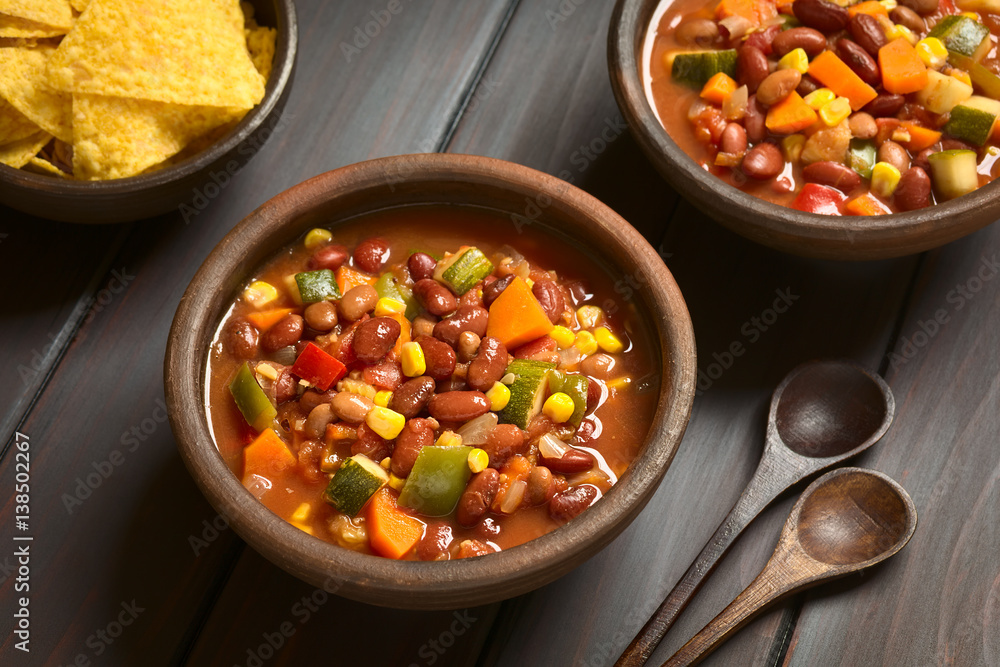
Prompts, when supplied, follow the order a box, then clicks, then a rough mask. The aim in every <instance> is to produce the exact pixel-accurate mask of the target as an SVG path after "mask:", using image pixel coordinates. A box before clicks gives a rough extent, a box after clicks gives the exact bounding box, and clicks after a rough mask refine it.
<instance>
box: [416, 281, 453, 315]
mask: <svg viewBox="0 0 1000 667" xmlns="http://www.w3.org/2000/svg"><path fill="white" fill-rule="evenodd" d="M413 294H414V296H416V297H417V299H418V300H419V301H420V303H422V304H423V305H424V308H426V309H427V312H429V313H430V314H431V315H437V316H438V317H441V316H442V315H447V314H448V313H452V312H455V309H456V308H458V300H457V299H456V298H455V295H454V294H452V293H451V292H450V291H449V290H448V288H447V287H445V286H444V285H442V284H441V283H439V282H438V281H436V280H434V279H432V278H424V279H422V280H418V281H417V282H416V284H415V285H414V286H413Z"/></svg>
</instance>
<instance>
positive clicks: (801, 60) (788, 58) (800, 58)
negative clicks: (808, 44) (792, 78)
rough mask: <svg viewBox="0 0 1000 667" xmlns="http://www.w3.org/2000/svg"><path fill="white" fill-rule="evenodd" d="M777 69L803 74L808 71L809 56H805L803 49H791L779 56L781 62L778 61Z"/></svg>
mask: <svg viewBox="0 0 1000 667" xmlns="http://www.w3.org/2000/svg"><path fill="white" fill-rule="evenodd" d="M778 69H794V70H798V72H799V73H801V74H805V73H806V72H808V71H809V56H807V55H806V51H805V49H802V48H799V49H792V50H791V51H789V52H788V53H786V54H785V55H783V56H781V60H779V61H778Z"/></svg>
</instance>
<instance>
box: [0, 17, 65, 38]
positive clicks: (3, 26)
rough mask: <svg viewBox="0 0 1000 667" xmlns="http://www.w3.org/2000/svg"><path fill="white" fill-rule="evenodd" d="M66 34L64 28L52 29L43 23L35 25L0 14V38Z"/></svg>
mask: <svg viewBox="0 0 1000 667" xmlns="http://www.w3.org/2000/svg"><path fill="white" fill-rule="evenodd" d="M67 32H68V31H67V30H66V28H54V27H52V26H50V25H45V24H44V23H35V22H34V21H28V20H26V19H22V18H18V17H16V16H7V15H6V14H0V37H12V38H30V37H58V36H59V35H65V34H66V33H67Z"/></svg>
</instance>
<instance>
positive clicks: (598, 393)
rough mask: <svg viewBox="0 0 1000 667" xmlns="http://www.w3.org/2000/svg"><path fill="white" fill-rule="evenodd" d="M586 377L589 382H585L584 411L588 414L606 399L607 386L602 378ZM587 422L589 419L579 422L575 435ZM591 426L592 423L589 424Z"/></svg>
mask: <svg viewBox="0 0 1000 667" xmlns="http://www.w3.org/2000/svg"><path fill="white" fill-rule="evenodd" d="M587 379H588V380H590V382H588V383H587V412H586V414H588V415H589V414H590V413H591V412H593V411H594V410H596V409H597V408H598V407H600V406H601V404H603V403H604V401H605V400H606V399H607V397H608V388H607V386H606V385H605V384H604V380H601V379H598V378H595V377H593V376H588V378H587ZM588 424H590V422H589V421H585V422H583V423H582V424H580V427H579V428H578V429H577V431H576V432H577V435H579V434H580V433H581V431H583V429H584V427H586V426H587V425H588ZM591 426H593V425H592V424H591Z"/></svg>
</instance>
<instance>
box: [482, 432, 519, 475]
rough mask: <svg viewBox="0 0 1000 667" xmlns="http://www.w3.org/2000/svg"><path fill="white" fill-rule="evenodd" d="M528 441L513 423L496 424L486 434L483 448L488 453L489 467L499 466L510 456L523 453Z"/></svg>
mask: <svg viewBox="0 0 1000 667" xmlns="http://www.w3.org/2000/svg"><path fill="white" fill-rule="evenodd" d="M527 445H528V441H527V440H526V439H525V437H524V431H522V430H521V429H519V428H518V427H517V426H514V425H513V424H497V426H496V427H494V429H493V430H492V431H490V432H489V434H488V435H487V436H486V442H485V443H483V445H482V448H483V450H484V451H485V452H486V453H487V454H489V455H490V467H491V468H500V467H502V466H503V464H504V463H506V462H507V460H508V459H510V457H512V456H514V455H516V454H524V453H525V452H526V450H527Z"/></svg>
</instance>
